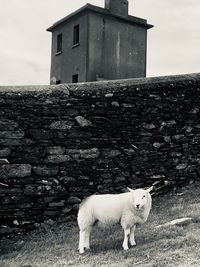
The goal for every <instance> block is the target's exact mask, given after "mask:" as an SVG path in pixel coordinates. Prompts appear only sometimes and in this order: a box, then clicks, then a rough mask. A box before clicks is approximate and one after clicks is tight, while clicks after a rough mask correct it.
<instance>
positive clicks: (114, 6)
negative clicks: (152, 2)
mask: <svg viewBox="0 0 200 267" xmlns="http://www.w3.org/2000/svg"><path fill="white" fill-rule="evenodd" d="M105 8H106V9H108V10H109V11H110V13H112V14H113V15H117V16H121V17H128V0H105Z"/></svg>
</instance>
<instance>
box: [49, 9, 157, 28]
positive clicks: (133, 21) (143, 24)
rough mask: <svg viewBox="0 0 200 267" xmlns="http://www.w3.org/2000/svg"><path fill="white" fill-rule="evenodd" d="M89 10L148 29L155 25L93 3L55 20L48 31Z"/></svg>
mask: <svg viewBox="0 0 200 267" xmlns="http://www.w3.org/2000/svg"><path fill="white" fill-rule="evenodd" d="M87 11H92V12H96V13H99V14H103V15H107V16H111V17H115V18H118V19H121V20H123V21H126V22H128V23H131V24H138V25H140V26H141V27H144V28H146V29H150V28H152V27H153V25H151V24H148V23H147V20H145V19H141V18H138V17H135V16H129V15H128V16H127V17H121V16H117V15H115V14H112V13H111V12H110V11H109V10H108V9H105V8H102V7H98V6H94V5H91V4H86V5H84V6H83V7H81V8H79V9H77V10H76V11H74V12H73V13H71V14H69V15H67V16H66V17H64V18H62V19H60V20H58V21H57V22H55V23H54V24H53V25H52V26H51V27H49V28H48V29H47V31H49V32H52V30H53V29H54V28H56V27H57V26H58V25H60V24H62V23H64V22H66V21H67V20H69V19H71V18H72V17H74V16H76V15H79V14H81V13H84V12H87Z"/></svg>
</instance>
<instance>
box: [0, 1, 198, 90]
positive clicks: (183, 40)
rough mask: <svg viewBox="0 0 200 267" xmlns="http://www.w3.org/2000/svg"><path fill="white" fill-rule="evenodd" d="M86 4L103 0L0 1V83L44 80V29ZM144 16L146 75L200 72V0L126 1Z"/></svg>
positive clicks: (47, 45)
mask: <svg viewBox="0 0 200 267" xmlns="http://www.w3.org/2000/svg"><path fill="white" fill-rule="evenodd" d="M86 3H91V4H93V5H98V6H101V7H103V6H104V0H87V1H85V0H74V1H71V0H0V85H23V84H30V85H32V84H49V77H50V51H51V33H49V32H46V28H48V27H49V26H51V25H52V24H53V23H54V22H56V21H57V20H59V19H61V18H62V17H64V16H66V15H67V14H69V13H71V12H73V11H74V10H76V9H78V8H80V7H81V6H83V5H85V4H86ZM129 14H130V15H134V16H137V17H141V18H145V19H147V20H148V23H150V24H153V25H154V28H153V29H150V30H149V31H148V62H147V76H160V75H170V74H181V73H192V72H200V0H129Z"/></svg>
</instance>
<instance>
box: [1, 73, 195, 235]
mask: <svg viewBox="0 0 200 267" xmlns="http://www.w3.org/2000/svg"><path fill="white" fill-rule="evenodd" d="M199 174H200V74H192V75H183V76H169V77H158V78H147V79H134V80H131V79H130V80H119V81H112V82H111V81H110V82H99V83H98V82H97V83H85V84H65V85H58V86H39V87H38V86H37V87H30V86H24V87H0V225H1V228H0V232H2V233H5V232H12V231H16V229H18V227H21V226H23V227H25V226H26V227H28V226H30V225H32V224H34V223H35V222H41V221H44V220H47V219H49V218H60V219H62V218H63V219H67V218H71V216H72V215H73V214H74V215H76V212H77V208H78V204H79V202H80V200H81V199H83V198H84V197H85V196H88V195H90V194H93V193H96V192H98V193H115V192H122V191H123V190H124V189H125V188H126V186H130V187H140V186H149V185H152V184H155V185H156V188H157V190H162V189H163V188H165V187H169V188H171V186H178V185H179V184H182V183H189V182H190V181H193V180H198V179H199Z"/></svg>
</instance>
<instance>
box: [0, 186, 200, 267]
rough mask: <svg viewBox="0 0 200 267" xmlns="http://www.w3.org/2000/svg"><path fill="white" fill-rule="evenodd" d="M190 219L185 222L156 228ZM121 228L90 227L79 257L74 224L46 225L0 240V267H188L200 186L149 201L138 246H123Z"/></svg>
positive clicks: (196, 233) (199, 234)
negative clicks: (87, 248)
mask: <svg viewBox="0 0 200 267" xmlns="http://www.w3.org/2000/svg"><path fill="white" fill-rule="evenodd" d="M182 217H192V218H193V221H192V222H191V223H189V224H186V225H179V226H167V227H166V226H165V227H161V228H156V226H157V225H161V224H164V223H166V222H169V221H171V220H174V219H177V218H182ZM122 240H123V232H122V230H121V228H120V226H113V227H110V228H98V227H97V228H95V229H94V231H93V232H92V236H91V250H90V251H88V252H86V253H85V254H84V255H79V253H78V250H77V247H78V227H77V224H76V222H74V223H71V224H69V223H66V224H60V225H58V226H55V225H54V226H51V227H50V226H47V227H43V228H42V229H39V230H37V231H33V232H30V233H28V234H27V235H24V236H19V237H17V238H14V239H12V240H4V241H2V247H1V250H0V256H1V258H0V266H1V267H22V266H23V267H70V266H76V267H108V266H109V267H131V266H138V267H150V266H151V267H164V266H173V267H175V266H176V267H177V266H180V267H188V266H196V267H197V266H200V245H199V244H200V187H199V184H198V183H195V184H193V185H189V186H187V187H184V188H180V189H179V190H178V192H175V191H173V192H171V193H169V194H167V195H165V196H162V197H156V198H154V199H153V208H152V211H151V215H150V216H149V219H148V221H147V223H145V224H144V225H142V226H140V227H138V229H136V243H137V246H136V247H134V248H131V249H130V250H128V251H123V250H122V247H121V245H122Z"/></svg>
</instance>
